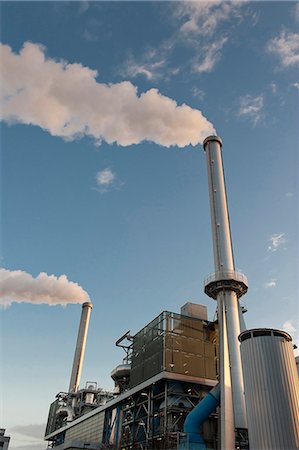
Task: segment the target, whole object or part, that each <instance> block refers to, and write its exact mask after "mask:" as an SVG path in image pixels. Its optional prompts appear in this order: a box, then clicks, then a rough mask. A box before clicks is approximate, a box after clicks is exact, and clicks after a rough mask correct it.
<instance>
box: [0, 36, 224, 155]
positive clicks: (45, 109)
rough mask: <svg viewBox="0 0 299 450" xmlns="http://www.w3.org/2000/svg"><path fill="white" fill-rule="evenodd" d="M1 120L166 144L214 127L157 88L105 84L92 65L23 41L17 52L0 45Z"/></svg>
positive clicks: (196, 139)
mask: <svg viewBox="0 0 299 450" xmlns="http://www.w3.org/2000/svg"><path fill="white" fill-rule="evenodd" d="M1 62H2V64H1V70H2V92H1V94H2V97H1V105H0V110H1V113H2V120H4V121H6V122H8V123H14V122H19V123H24V124H31V125H37V126H39V127H41V128H43V129H44V130H47V131H48V132H49V133H51V134H52V135H54V136H60V137H62V138H64V139H68V140H71V139H76V138H79V137H82V136H91V137H93V138H94V139H95V141H96V142H99V141H101V140H105V141H106V142H107V143H109V144H112V143H117V144H119V145H122V146H128V145H132V144H138V143H140V142H141V141H144V140H147V141H152V142H155V143H157V144H160V145H163V146H166V147H170V146H173V145H177V146H178V147H184V146H186V145H189V144H192V145H197V144H199V143H202V142H203V140H204V138H205V137H206V136H208V135H210V134H214V133H215V129H214V127H213V125H212V124H211V123H210V122H209V121H208V120H207V119H206V118H205V117H204V116H203V115H202V113H201V111H199V110H196V109H192V108H190V107H189V106H187V105H185V104H183V105H181V106H178V105H177V103H176V102H175V101H174V100H172V99H171V98H169V97H166V96H163V95H162V94H160V92H159V91H158V90H157V89H150V90H148V91H146V92H144V93H142V94H141V95H138V93H137V88H136V86H134V85H133V84H132V83H130V82H129V81H123V82H120V83H116V84H104V83H98V82H97V81H96V78H97V71H95V70H91V69H90V68H88V67H83V66H82V65H81V64H77V63H74V64H68V63H67V62H65V61H59V62H57V61H55V60H53V59H49V58H47V57H46V56H45V50H44V48H43V47H41V46H39V45H36V44H32V43H29V42H27V43H25V44H24V47H23V48H22V49H21V51H20V54H14V53H13V52H12V50H11V48H10V47H9V46H8V45H1Z"/></svg>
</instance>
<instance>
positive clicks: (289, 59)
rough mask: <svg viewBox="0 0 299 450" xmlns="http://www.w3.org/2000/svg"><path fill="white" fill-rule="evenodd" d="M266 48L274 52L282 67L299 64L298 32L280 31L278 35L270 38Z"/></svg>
mask: <svg viewBox="0 0 299 450" xmlns="http://www.w3.org/2000/svg"><path fill="white" fill-rule="evenodd" d="M267 50H268V51H269V52H270V53H274V54H276V55H277V56H278V57H279V59H280V62H281V65H282V67H286V68H287V67H292V66H297V65H298V64H299V34H298V33H292V32H291V31H286V30H284V31H282V32H281V33H280V35H279V36H278V37H275V38H273V39H271V40H270V41H269V42H268V44H267Z"/></svg>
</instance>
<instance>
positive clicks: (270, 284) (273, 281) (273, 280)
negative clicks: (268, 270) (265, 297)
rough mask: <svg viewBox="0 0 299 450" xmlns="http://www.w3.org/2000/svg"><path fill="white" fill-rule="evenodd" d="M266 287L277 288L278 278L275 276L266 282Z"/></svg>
mask: <svg viewBox="0 0 299 450" xmlns="http://www.w3.org/2000/svg"><path fill="white" fill-rule="evenodd" d="M264 287H265V289H269V288H275V287H276V280H275V279H274V278H272V280H270V281H268V282H267V283H265V284H264Z"/></svg>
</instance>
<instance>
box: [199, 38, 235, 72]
mask: <svg viewBox="0 0 299 450" xmlns="http://www.w3.org/2000/svg"><path fill="white" fill-rule="evenodd" d="M226 42H227V37H223V38H221V39H219V40H216V41H214V42H213V43H210V44H209V45H207V46H205V47H204V48H203V56H202V57H199V58H198V60H197V61H195V62H194V63H193V66H192V67H193V71H194V72H197V73H202V72H211V71H212V70H213V69H214V67H215V65H216V64H217V62H218V61H219V59H220V58H221V52H220V50H221V49H222V47H223V46H224V44H225V43H226Z"/></svg>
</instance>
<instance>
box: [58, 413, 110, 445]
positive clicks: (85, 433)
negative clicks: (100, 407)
mask: <svg viewBox="0 0 299 450" xmlns="http://www.w3.org/2000/svg"><path fill="white" fill-rule="evenodd" d="M104 419H105V412H104V411H103V412H100V413H99V414H96V415H95V416H92V417H90V418H89V419H86V420H84V421H83V422H80V423H78V424H77V425H74V426H73V427H72V428H69V429H68V430H66V432H65V442H66V443H67V442H68V441H72V440H80V441H83V440H86V441H88V442H90V443H96V442H97V443H100V442H101V441H102V437H103V428H104Z"/></svg>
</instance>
